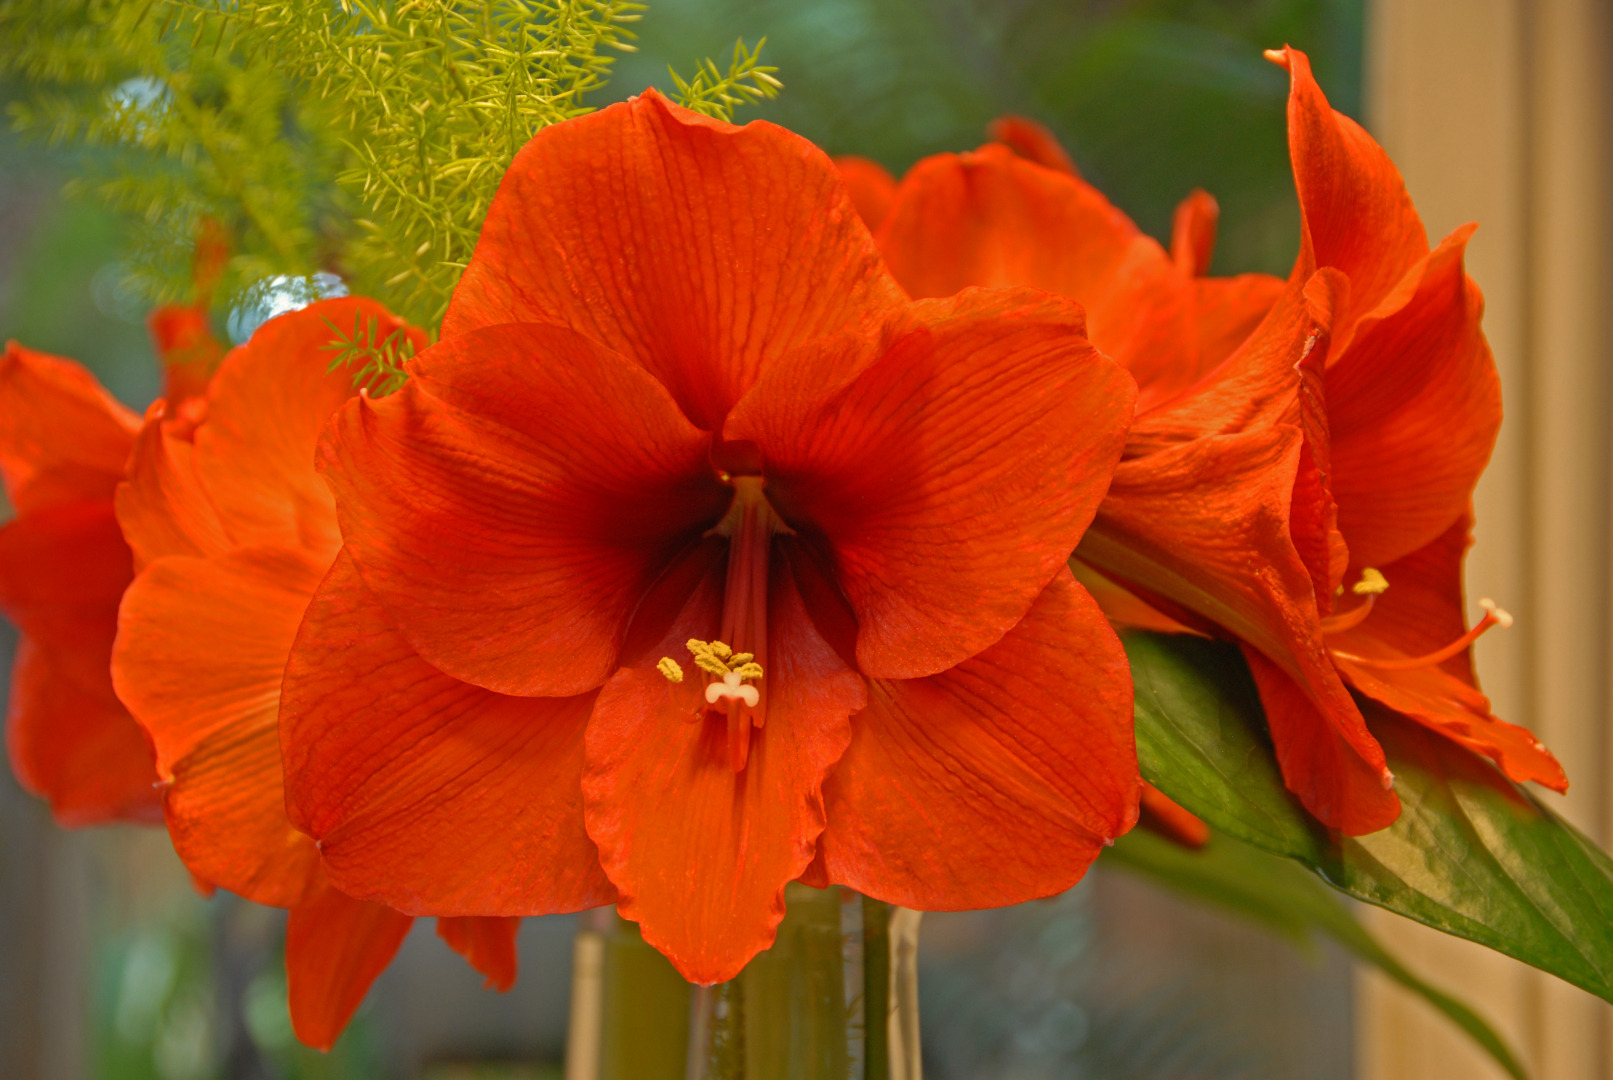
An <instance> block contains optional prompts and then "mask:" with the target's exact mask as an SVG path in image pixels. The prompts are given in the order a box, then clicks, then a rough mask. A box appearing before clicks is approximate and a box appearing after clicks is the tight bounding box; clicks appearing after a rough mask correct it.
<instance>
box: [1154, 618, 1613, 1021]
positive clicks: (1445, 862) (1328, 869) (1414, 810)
mask: <svg viewBox="0 0 1613 1080" xmlns="http://www.w3.org/2000/svg"><path fill="white" fill-rule="evenodd" d="M1126 650H1127V653H1128V654H1129V655H1130V657H1131V664H1132V675H1133V678H1134V679H1135V681H1136V684H1137V753H1138V758H1139V761H1140V763H1141V765H1142V771H1143V775H1144V776H1145V777H1147V778H1148V780H1149V781H1150V782H1151V783H1153V784H1154V785H1155V786H1156V787H1158V788H1159V789H1160V790H1161V791H1164V792H1165V793H1166V794H1167V795H1169V796H1170V797H1171V798H1173V799H1175V800H1176V801H1177V802H1179V803H1181V804H1182V805H1183V806H1185V807H1186V808H1187V809H1189V810H1191V811H1193V813H1195V814H1197V815H1199V816H1200V817H1201V818H1203V819H1204V820H1205V821H1207V822H1209V823H1210V824H1211V825H1212V826H1214V827H1216V828H1218V829H1220V830H1222V831H1224V832H1226V833H1229V834H1230V835H1232V836H1235V837H1237V838H1239V839H1241V840H1245V841H1247V842H1249V843H1251V844H1254V845H1255V846H1257V847H1260V848H1263V849H1264V850H1266V851H1270V852H1272V853H1273V854H1277V855H1284V856H1287V857H1289V858H1291V859H1294V860H1296V861H1298V862H1299V863H1301V864H1303V865H1305V866H1307V867H1309V868H1310V869H1311V870H1313V871H1315V872H1316V873H1317V874H1319V875H1321V876H1322V877H1323V879H1324V880H1326V881H1327V882H1328V883H1329V884H1330V885H1332V886H1333V887H1334V888H1337V889H1339V890H1341V891H1343V892H1345V893H1348V894H1349V895H1351V896H1355V897H1358V898H1360V899H1362V900H1365V901H1367V902H1368V903H1372V904H1377V905H1379V906H1381V907H1384V908H1387V909H1389V910H1390V911H1394V912H1398V913H1399V914H1401V915H1405V916H1406V917H1408V918H1411V919H1415V920H1417V921H1418V922H1421V923H1425V924H1427V925H1429V926H1432V927H1434V928H1435V929H1437V930H1443V931H1445V932H1446V933H1449V934H1455V935H1456V936H1458V937H1464V938H1468V939H1470V940H1472V941H1476V942H1479V943H1480V944H1482V945H1487V946H1489V947H1490V948H1492V949H1495V950H1497V951H1499V952H1503V953H1506V954H1507V955H1508V956H1512V957H1515V958H1517V959H1519V960H1522V961H1523V962H1524V963H1526V964H1532V965H1534V966H1535V967H1538V968H1541V969H1543V970H1545V971H1549V972H1551V973H1552V974H1554V975H1557V976H1559V977H1560V978H1562V979H1565V980H1567V981H1568V982H1571V983H1573V984H1575V985H1576V986H1579V987H1582V988H1583V989H1585V990H1588V991H1590V992H1591V993H1593V994H1596V995H1597V996H1599V997H1602V998H1605V999H1607V1000H1609V1001H1613V859H1609V858H1608V856H1607V855H1606V854H1605V853H1604V852H1602V851H1601V850H1600V849H1598V848H1597V847H1596V845H1595V844H1593V843H1592V842H1591V841H1589V840H1587V839H1586V838H1585V837H1584V836H1582V835H1581V834H1580V833H1578V832H1577V831H1576V830H1575V829H1574V828H1573V827H1572V826H1570V825H1568V824H1567V823H1566V822H1564V821H1563V820H1562V819H1561V818H1559V817H1558V816H1557V815H1556V814H1554V813H1553V812H1552V811H1551V810H1550V809H1549V808H1547V807H1546V806H1545V805H1544V804H1543V803H1542V802H1541V801H1540V800H1538V799H1536V798H1535V797H1534V795H1532V794H1531V793H1529V792H1528V791H1526V790H1524V789H1523V788H1521V787H1519V786H1518V785H1516V784H1513V783H1512V782H1510V781H1509V780H1507V779H1506V778H1505V777H1503V776H1502V775H1501V774H1500V773H1499V772H1497V771H1496V770H1495V769H1494V768H1493V767H1491V765H1490V764H1489V763H1488V762H1487V761H1485V760H1484V759H1482V758H1480V757H1478V756H1477V755H1475V754H1472V753H1470V752H1468V751H1466V750H1463V749H1462V748H1460V747H1459V746H1457V745H1456V744H1454V743H1451V742H1450V741H1448V740H1445V739H1442V738H1440V737H1439V736H1437V735H1435V734H1433V733H1432V732H1429V731H1427V730H1426V729H1424V728H1422V727H1420V726H1418V725H1416V724H1413V723H1411V722H1409V721H1406V720H1404V719H1402V718H1400V717H1398V716H1396V715H1395V714H1393V713H1389V712H1387V711H1386V710H1382V709H1379V708H1377V707H1375V706H1373V705H1372V704H1371V703H1370V702H1363V703H1362V707H1363V711H1364V712H1365V713H1366V715H1367V720H1368V723H1369V725H1370V726H1371V728H1372V732H1373V734H1374V735H1376V736H1377V738H1378V741H1379V742H1380V743H1381V744H1382V745H1383V748H1384V753H1385V754H1386V755H1387V756H1388V759H1389V768H1390V769H1391V770H1392V771H1393V772H1394V774H1395V793H1396V794H1397V795H1399V796H1400V802H1401V805H1402V806H1403V807H1404V809H1403V811H1402V813H1401V815H1400V819H1399V820H1398V821H1396V822H1395V824H1394V825H1392V826H1390V827H1389V828H1388V829H1385V830H1383V831H1381V832H1377V833H1373V834H1371V835H1369V836H1356V837H1345V836H1337V835H1333V834H1330V833H1329V832H1328V831H1327V830H1325V829H1322V828H1321V827H1320V826H1319V825H1317V824H1316V823H1315V822H1314V821H1313V820H1312V819H1311V818H1310V817H1309V816H1308V815H1307V814H1306V813H1305V812H1304V810H1303V809H1302V808H1301V807H1300V806H1299V804H1298V802H1297V801H1296V800H1295V799H1294V798H1293V796H1291V795H1290V794H1289V793H1288V792H1287V791H1286V790H1285V789H1284V788H1283V786H1282V780H1281V777H1280V775H1279V773H1278V770H1277V765H1276V761H1275V758H1274V757H1273V755H1272V752H1271V747H1270V743H1269V739H1268V736H1267V734H1266V729H1265V722H1264V717H1263V714H1262V713H1261V711H1260V705H1259V699H1258V697H1257V695H1255V693H1254V688H1253V684H1252V682H1251V680H1250V678H1249V674H1248V671H1247V669H1246V668H1245V667H1244V665H1243V662H1242V659H1241V658H1240V657H1239V655H1238V652H1237V650H1236V649H1235V648H1234V647H1232V646H1230V645H1225V644H1221V643H1216V642H1210V641H1204V640H1201V639H1198V638H1192V637H1186V636H1172V635H1165V634H1147V633H1139V634H1128V635H1127V637H1126Z"/></svg>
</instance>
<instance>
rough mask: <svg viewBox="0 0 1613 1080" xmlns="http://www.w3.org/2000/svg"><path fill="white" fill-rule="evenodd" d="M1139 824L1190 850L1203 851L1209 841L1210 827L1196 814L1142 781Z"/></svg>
mask: <svg viewBox="0 0 1613 1080" xmlns="http://www.w3.org/2000/svg"><path fill="white" fill-rule="evenodd" d="M1137 824H1138V825H1139V826H1141V827H1143V828H1147V829H1152V830H1153V831H1154V832H1157V833H1159V834H1160V835H1161V836H1166V837H1169V838H1170V839H1172V840H1174V841H1176V842H1177V843H1178V844H1181V845H1182V846H1183V847H1187V848H1201V847H1203V846H1204V845H1205V844H1207V843H1209V842H1210V827H1209V826H1208V825H1206V824H1204V822H1203V821H1201V820H1200V819H1199V818H1198V816H1197V815H1195V814H1194V813H1193V812H1192V811H1191V810H1188V809H1187V808H1186V807H1185V806H1182V805H1181V804H1180V803H1178V802H1177V801H1176V800H1175V799H1172V798H1171V797H1170V796H1169V795H1167V794H1165V793H1164V792H1163V791H1161V790H1159V789H1158V788H1157V787H1155V786H1154V785H1153V784H1150V783H1149V782H1148V781H1146V780H1144V781H1143V796H1142V805H1141V807H1140V811H1139V813H1138V815H1137Z"/></svg>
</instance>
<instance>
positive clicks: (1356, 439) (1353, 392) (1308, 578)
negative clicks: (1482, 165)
mask: <svg viewBox="0 0 1613 1080" xmlns="http://www.w3.org/2000/svg"><path fill="white" fill-rule="evenodd" d="M1278 55H1279V56H1280V57H1281V59H1282V61H1283V62H1284V63H1285V64H1287V65H1288V66H1289V67H1290V69H1291V71H1292V73H1293V91H1292V95H1291V97H1290V104H1289V131H1290V142H1291V148H1292V154H1293V160H1294V170H1295V177H1296V183H1297V186H1298V189H1299V194H1300V201H1301V210H1302V213H1303V221H1304V233H1303V245H1302V250H1301V252H1300V256H1299V260H1298V262H1297V263H1296V266H1295V269H1294V272H1293V274H1292V275H1291V276H1290V278H1289V280H1288V282H1287V283H1286V285H1285V284H1283V283H1280V282H1278V281H1276V279H1272V278H1267V277H1265V276H1264V275H1245V276H1244V277H1241V278H1232V279H1212V278H1205V277H1202V276H1196V275H1202V274H1203V271H1204V269H1205V268H1206V267H1207V265H1208V263H1209V255H1210V248H1211V245H1212V244H1213V239H1214V203H1213V200H1210V199H1209V198H1208V197H1207V196H1205V195H1203V193H1195V195H1194V196H1193V197H1191V198H1190V199H1189V200H1188V201H1187V202H1185V203H1184V204H1183V206H1182V207H1181V208H1180V209H1179V210H1178V214H1177V222H1176V229H1175V235H1174V237H1173V244H1172V251H1171V252H1170V253H1169V254H1167V253H1166V251H1165V250H1164V249H1163V248H1161V247H1160V246H1159V245H1158V244H1156V243H1155V242H1154V241H1152V240H1150V239H1149V238H1147V237H1146V236H1143V235H1142V234H1140V233H1139V232H1138V231H1137V230H1136V228H1135V226H1133V225H1132V224H1131V223H1130V222H1129V221H1127V220H1126V219H1125V218H1124V217H1123V216H1122V215H1121V214H1120V213H1119V211H1117V210H1115V209H1114V208H1113V207H1112V206H1110V205H1109V204H1108V203H1107V202H1106V201H1105V200H1104V199H1103V198H1102V197H1101V196H1100V195H1099V194H1098V193H1097V192H1096V191H1094V190H1093V189H1092V188H1090V187H1089V186H1087V185H1085V184H1083V183H1081V182H1080V180H1079V178H1078V177H1075V176H1074V175H1072V174H1070V173H1069V172H1068V170H1054V169H1048V168H1039V167H1037V166H1036V165H1033V164H1031V163H1030V162H1029V161H1025V160H1020V159H1018V158H1016V157H1015V156H1013V155H1011V154H1010V153H1009V152H1008V151H1007V150H1006V149H1002V148H994V147H987V148H985V149H983V150H981V151H980V152H978V153H976V154H971V155H962V156H951V155H946V156H942V157H940V158H935V159H930V160H928V161H925V162H921V163H920V164H919V165H917V166H915V167H914V169H913V170H912V172H910V173H909V175H908V176H907V178H906V179H904V181H903V183H902V185H901V188H900V189H899V191H898V193H897V195H896V197H895V200H894V203H893V205H892V207H891V209H890V211H889V213H888V215H887V216H886V218H885V220H884V222H883V224H882V226H881V228H880V231H879V239H880V242H881V245H882V248H883V250H884V251H885V253H886V256H887V258H888V259H889V261H890V264H891V266H892V269H893V270H894V272H895V273H896V275H897V277H898V279H899V280H901V281H902V283H903V284H904V285H905V286H907V287H908V289H909V290H910V291H912V292H913V293H914V294H915V295H919V296H931V295H937V296H938V295H946V294H948V293H949V292H951V291H955V290H957V289H959V288H962V287H964V286H966V285H971V284H1007V283H1019V284H1030V285H1036V286H1039V287H1041V288H1045V289H1049V290H1052V291H1055V292H1059V293H1062V294H1064V295H1068V296H1071V297H1073V298H1075V299H1077V300H1079V301H1081V302H1082V303H1084V304H1086V305H1087V306H1088V309H1089V312H1090V318H1091V333H1092V339H1093V342H1094V343H1095V344H1096V345H1097V346H1098V347H1099V348H1101V349H1103V350H1105V351H1106V352H1108V353H1110V354H1111V355H1113V356H1115V358H1116V359H1117V360H1119V361H1120V362H1121V363H1122V364H1124V365H1125V366H1126V367H1127V368H1128V369H1129V370H1130V371H1131V372H1132V374H1133V375H1134V376H1135V377H1136V378H1137V380H1138V384H1139V407H1138V417H1137V420H1136V422H1135V423H1134V425H1133V428H1132V431H1131V434H1130V437H1129V440H1128V445H1127V449H1126V453H1125V460H1124V461H1123V462H1122V464H1121V466H1120V467H1119V469H1118V470H1117V471H1116V475H1115V481H1114V485H1113V487H1112V488H1111V490H1110V492H1109V495H1108V497H1107V499H1106V500H1105V502H1104V504H1103V507H1102V508H1101V509H1100V510H1099V513H1098V515H1097V518H1096V521H1095V523H1094V525H1093V528H1092V529H1091V530H1089V531H1088V533H1087V535H1086V538H1085V539H1084V541H1083V543H1082V546H1081V549H1080V551H1079V552H1078V555H1079V556H1080V558H1082V559H1084V560H1086V561H1087V562H1090V563H1092V564H1094V565H1096V566H1098V567H1100V568H1102V569H1103V570H1104V571H1105V572H1106V573H1108V574H1110V575H1111V576H1112V577H1114V578H1116V579H1118V580H1120V581H1122V582H1124V583H1126V584H1128V585H1131V586H1132V587H1133V588H1134V589H1135V591H1136V592H1138V593H1140V594H1142V596H1144V597H1146V598H1148V599H1150V600H1152V601H1154V603H1155V605H1156V606H1157V607H1159V608H1163V609H1165V610H1166V611H1168V612H1169V613H1170V614H1171V615H1174V616H1176V617H1177V618H1179V619H1181V620H1182V621H1183V622H1185V623H1187V624H1190V625H1193V626H1196V627H1210V626H1219V627H1221V628H1222V629H1223V630H1225V631H1230V632H1231V633H1232V634H1233V635H1235V636H1236V637H1238V638H1239V639H1241V641H1242V642H1243V643H1244V650H1245V654H1246V656H1247V657H1248V659H1249V662H1250V665H1251V667H1252V668H1253V670H1254V673H1255V676H1256V679H1257V681H1258V683H1259V685H1260V689H1261V695H1262V699H1263V701H1264V704H1265V706H1266V711H1267V716H1268V719H1269V721H1270V724H1271V730H1272V736H1273V739H1274V741H1275V743H1276V748H1277V753H1278V757H1279V759H1280V761H1281V763H1282V767H1283V774H1284V777H1285V780H1286V782H1287V784H1288V785H1289V787H1290V788H1292V789H1293V790H1294V791H1295V792H1296V793H1297V794H1298V795H1299V796H1300V797H1301V798H1302V799H1303V800H1304V802H1305V804H1306V805H1307V807H1309V808H1310V809H1311V811H1312V812H1313V813H1315V814H1316V815H1317V816H1318V817H1319V818H1320V819H1321V820H1322V821H1324V822H1326V823H1327V824H1329V825H1333V826H1336V827H1339V828H1340V829H1342V830H1343V831H1345V832H1349V833H1361V832H1369V831H1372V830H1374V829H1378V828H1382V827H1384V826H1386V825H1388V824H1389V823H1390V822H1392V821H1393V820H1394V819H1395V817H1396V816H1397V815H1398V813H1399V803H1398V801H1397V800H1396V798H1395V796H1394V794H1393V793H1392V792H1391V791H1389V790H1388V787H1387V785H1388V780H1389V775H1388V772H1387V769H1386V768H1385V764H1384V759H1383V754H1382V751H1381V750H1380V748H1379V747H1378V745H1377V743H1376V741H1375V740H1374V739H1373V737H1372V735H1371V733H1370V732H1369V731H1368V730H1367V727H1366V725H1365V723H1364V721H1363V720H1362V716H1361V712H1360V710H1359V709H1358V708H1357V706H1356V704H1355V702H1354V700H1352V698H1351V695H1350V692H1349V689H1354V690H1355V691H1356V692H1358V693H1362V694H1365V695H1368V696H1370V697H1373V698H1375V699H1377V700H1379V701H1381V702H1383V703H1384V704H1386V705H1388V706H1390V707H1391V708H1394V709H1396V710H1398V711H1400V712H1402V713H1403V714H1405V715H1407V716H1409V717H1411V718H1413V719H1415V720H1418V721H1420V722H1422V723H1424V724H1426V725H1428V726H1430V727H1432V728H1434V729H1435V730H1437V731H1440V732H1441V733H1443V734H1445V735H1446V736H1448V737H1450V738H1452V739H1453V740H1455V741H1456V742H1458V743H1460V744H1462V745H1464V746H1467V747H1469V748H1471V749H1474V750H1476V751H1478V752H1480V753H1484V754H1486V755H1488V756H1490V757H1491V758H1493V759H1494V760H1495V761H1496V762H1497V764H1498V765H1499V766H1500V767H1501V768H1502V769H1503V770H1504V771H1505V772H1506V773H1507V774H1508V775H1509V776H1511V777H1512V778H1514V779H1517V780H1526V779H1527V780H1538V781H1540V782H1542V783H1544V784H1546V785H1548V786H1551V787H1554V788H1556V789H1557V790H1562V789H1563V788H1564V787H1565V786H1566V781H1565V779H1564V777H1563V774H1562V770H1561V768H1560V767H1559V766H1558V764H1557V762H1556V761H1555V760H1554V759H1553V758H1552V757H1551V755H1550V754H1549V753H1547V752H1546V751H1545V750H1544V749H1543V748H1542V747H1540V746H1539V744H1538V743H1536V742H1535V740H1534V738H1533V737H1532V736H1531V735H1530V734H1529V733H1528V732H1527V731H1524V730H1523V729H1520V728H1517V727H1513V726H1512V725H1509V724H1505V723H1503V722H1502V721H1500V720H1497V719H1496V718H1495V717H1494V716H1492V715H1491V714H1490V710H1489V703H1488V701H1487V700H1486V699H1485V698H1484V697H1483V695H1482V694H1480V693H1479V692H1478V690H1477V688H1476V684H1475V683H1474V680H1473V675H1472V669H1471V663H1470V660H1469V655H1468V648H1467V646H1468V645H1469V644H1470V643H1471V641H1472V639H1473V637H1475V636H1476V635H1477V633H1479V632H1482V631H1483V630H1484V629H1487V628H1488V627H1489V626H1491V625H1494V623H1495V622H1496V621H1497V619H1499V618H1504V613H1502V614H1501V615H1490V616H1487V617H1486V618H1485V620H1484V621H1483V622H1482V623H1481V624H1480V625H1479V626H1477V627H1475V628H1474V630H1473V631H1465V622H1464V615H1463V610H1462V593H1461V580H1460V564H1461V557H1462V552H1463V550H1464V549H1465V546H1466V543H1467V534H1468V506H1469V499H1470V496H1471V492H1472V489H1473V485H1474V483H1475V482H1476V481H1477V478H1478V475H1479V473H1480V471H1481V470H1482V469H1483V466H1484V464H1485V461H1486V460H1487V459H1488V456H1489V452H1490V448H1491V446H1492V444H1493V442H1494V438H1495V432H1496V428H1497V426H1498V425H1499V423H1500V397H1499V390H1498V385H1497V381H1496V376H1495V370H1494V365H1493V363H1492V361H1491V359H1490V355H1489V351H1488V348H1487V347H1486V345H1485V343H1484V339H1483V335H1482V334H1481V333H1480V331H1479V328H1478V324H1479V316H1480V311H1481V302H1480V299H1479V295H1478V290H1477V288H1476V287H1475V286H1474V285H1473V284H1472V282H1471V280H1469V279H1468V278H1467V276H1466V275H1465V273H1463V271H1462V262H1461V257H1462V249H1463V245H1464V244H1465V242H1466V240H1467V237H1468V235H1469V234H1470V233H1471V227H1468V228H1464V229H1461V230H1458V231H1457V232H1456V233H1455V234H1453V235H1452V236H1451V237H1450V238H1449V239H1447V240H1446V241H1445V242H1444V243H1443V244H1442V245H1440V247H1439V248H1437V249H1435V250H1433V251H1430V250H1429V248H1428V245H1427V242H1426V240H1425V239H1424V233H1423V228H1422V224H1421V222H1420V221H1419V220H1418V218H1417V216H1416V212H1415V210H1414V209H1413V208H1412V206H1411V203H1410V201H1409V199H1408V198H1407V197H1406V193H1405V190H1404V187H1403V186H1402V184H1401V182H1400V178H1399V175H1398V173H1396V172H1395V170H1394V167H1393V165H1391V164H1390V162H1389V161H1388V159H1387V157H1386V156H1385V155H1384V154H1383V152H1382V150H1381V149H1380V148H1379V147H1378V146H1377V145H1376V144H1374V143H1373V142H1372V140H1371V139H1370V138H1369V137H1368V136H1367V135H1366V134H1365V133H1364V132H1362V131H1361V129H1360V128H1359V127H1357V126H1356V125H1355V124H1354V123H1353V122H1351V121H1350V120H1349V119H1347V118H1345V117H1342V116H1340V115H1338V114H1337V113H1334V112H1333V111H1332V110H1331V109H1330V108H1329V107H1328V106H1327V103H1326V100H1325V98H1324V97H1323V96H1322V94H1321V91H1320V90H1319V88H1317V86H1316V84H1315V82H1314V80H1313V79H1312V78H1311V75H1310V71H1309V67H1308V64H1307V62H1306V60H1305V58H1304V56H1303V55H1302V54H1300V53H1298V52H1296V51H1294V50H1288V51H1287V52H1286V53H1283V54H1278ZM1257 326H1258V329H1256V327H1257ZM1251 331H1254V332H1253V333H1251ZM1384 581H1387V583H1388V586H1389V587H1388V590H1387V592H1384V591H1383V590H1382V589H1381V587H1380V586H1381V585H1382V583H1383V582H1384ZM1346 586H1348V588H1346ZM1130 602H1131V603H1132V604H1133V605H1134V606H1139V607H1140V606H1141V605H1138V604H1137V602H1136V598H1135V597H1132V598H1130ZM1151 618H1152V619H1154V620H1159V621H1161V622H1163V623H1164V624H1165V625H1169V620H1168V619H1162V617H1161V616H1160V615H1159V614H1158V612H1154V613H1152V616H1151ZM1145 621H1148V620H1147V619H1145Z"/></svg>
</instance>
